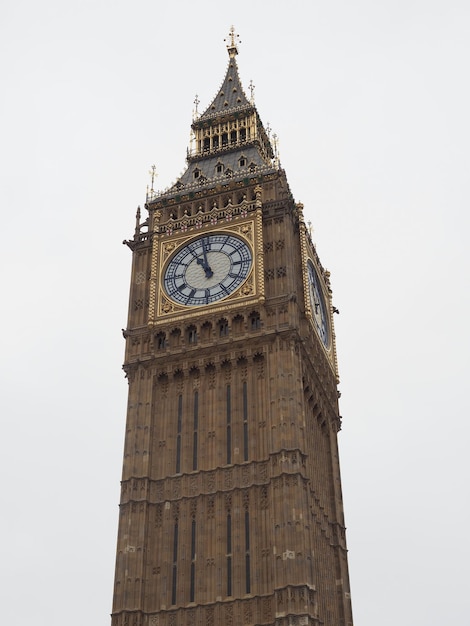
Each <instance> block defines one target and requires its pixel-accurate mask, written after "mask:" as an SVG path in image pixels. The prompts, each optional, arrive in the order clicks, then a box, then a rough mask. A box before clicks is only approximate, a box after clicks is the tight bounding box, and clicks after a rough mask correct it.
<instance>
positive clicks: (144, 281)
mask: <svg viewBox="0 0 470 626" xmlns="http://www.w3.org/2000/svg"><path fill="white" fill-rule="evenodd" d="M235 39H236V38H235V35H234V32H233V29H232V32H231V34H230V39H229V44H228V46H227V49H228V55H229V61H228V67H227V71H226V74H225V78H224V80H223V82H222V85H221V87H220V89H219V91H218V92H217V94H216V96H215V98H214V100H213V101H212V103H211V104H210V105H209V107H208V108H207V109H206V110H205V111H204V112H203V113H202V114H200V115H199V114H196V116H195V118H194V120H193V123H192V127H191V128H192V139H191V146H190V149H189V150H188V156H187V169H186V171H185V172H184V174H183V175H182V176H181V177H180V178H179V179H178V180H177V181H176V182H175V184H174V185H173V186H172V187H171V188H170V189H168V190H166V191H164V192H159V193H155V192H153V190H152V191H151V192H150V193H149V194H148V197H147V203H146V207H145V208H146V210H147V212H148V217H147V218H146V219H145V220H144V221H141V216H140V211H138V215H137V223H136V229H135V234H134V236H133V238H132V239H131V240H129V241H126V242H125V243H127V245H128V246H129V248H130V249H131V251H132V274H131V287H130V300H129V315H128V325H127V328H126V329H125V331H124V337H125V340H126V352H125V364H124V370H125V372H126V375H127V378H128V382H129V400H128V408H127V423H126V436H125V445H124V464H123V474H122V483H121V484H122V488H121V502H120V514H119V531H118V542H117V557H116V575H115V586H114V600H113V612H112V626H219V625H222V624H223V625H224V626H242V625H246V626H255V625H256V626H258V625H259V626H261V625H263V626H288V625H289V626H292V625H298V626H301V625H302V626H313V625H315V626H320V625H324V626H352V612H351V600H350V588H349V577H348V564H347V550H346V540H345V525H344V515H343V503H342V495H341V479H340V469H339V460H338V445H337V433H338V431H339V430H340V427H341V418H340V415H339V412H338V391H337V383H338V375H337V364H336V348H335V335H334V328H333V310H334V309H333V307H332V302H331V288H330V280H329V273H328V272H327V271H326V270H325V269H324V267H323V266H322V264H321V262H320V259H319V258H318V255H317V252H316V249H315V246H314V244H313V243H312V241H311V238H310V236H309V231H308V229H307V228H306V225H305V222H304V218H303V212H302V205H301V204H299V203H296V202H295V201H294V198H293V196H292V193H291V191H290V188H289V185H288V182H287V178H286V173H285V172H284V171H283V170H282V169H281V168H280V166H279V163H278V160H277V158H276V155H275V152H274V150H273V147H272V143H271V140H270V136H269V133H268V132H267V131H266V129H265V127H264V126H263V123H262V122H261V119H260V117H259V114H258V111H257V109H256V107H255V106H254V103H253V100H252V98H251V99H250V98H248V97H247V96H246V95H245V92H244V90H243V87H242V84H241V81H240V78H239V74H238V68H237V62H236V56H237V45H236V40H235Z"/></svg>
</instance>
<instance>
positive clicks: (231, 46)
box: [224, 26, 241, 59]
mask: <svg viewBox="0 0 470 626" xmlns="http://www.w3.org/2000/svg"><path fill="white" fill-rule="evenodd" d="M229 37H230V42H229V43H227V52H228V55H229V57H230V58H231V59H233V58H234V57H235V56H236V55H237V54H238V48H237V44H236V40H237V39H238V43H241V41H240V37H239V35H236V34H235V28H234V27H233V26H231V27H230V32H229ZM224 41H227V40H226V39H224Z"/></svg>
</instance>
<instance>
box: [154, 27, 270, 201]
mask: <svg viewBox="0 0 470 626" xmlns="http://www.w3.org/2000/svg"><path fill="white" fill-rule="evenodd" d="M237 40H238V35H236V34H235V29H234V28H233V26H232V28H231V29H230V33H229V36H228V38H227V39H225V42H226V46H227V52H228V56H229V61H228V67H227V70H226V72H225V77H224V80H223V81H222V84H221V86H220V88H219V90H218V91H217V93H216V95H215V97H214V99H213V100H212V102H211V104H210V105H209V106H208V107H207V109H206V110H205V111H204V112H203V113H199V109H198V106H199V104H200V101H199V98H198V96H196V98H195V100H194V109H193V121H192V124H191V137H190V147H189V150H188V151H187V157H186V160H187V163H188V166H187V169H186V170H185V171H184V172H183V173H182V174H181V175H180V177H179V178H178V180H177V181H176V183H175V184H174V185H173V186H172V187H170V189H169V190H167V191H166V192H165V193H168V194H171V193H178V194H179V193H182V192H183V191H184V190H189V189H192V188H197V189H198V190H200V189H202V188H203V187H204V186H209V185H213V183H214V181H216V180H217V181H219V182H220V181H221V180H224V181H228V180H231V179H233V180H241V179H243V180H245V179H246V178H248V177H250V176H258V175H259V174H260V173H264V172H268V171H269V172H272V171H275V170H276V168H277V167H278V166H279V162H278V159H276V158H275V157H276V155H275V152H274V150H273V146H272V144H271V140H270V137H269V135H268V134H267V132H266V130H265V128H264V126H263V123H262V121H261V119H260V117H259V114H258V111H257V110H256V106H255V104H254V98H253V92H254V84H253V82H251V83H250V86H249V94H250V95H249V96H248V97H247V96H246V94H245V92H244V90H243V87H242V83H241V80H240V76H239V74H238V66H237V60H236V57H237V55H238V47H237Z"/></svg>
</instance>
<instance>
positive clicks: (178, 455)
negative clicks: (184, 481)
mask: <svg viewBox="0 0 470 626" xmlns="http://www.w3.org/2000/svg"><path fill="white" fill-rule="evenodd" d="M182 423H183V396H182V395H179V396H178V419H177V422H176V424H177V425H176V473H177V474H179V473H180V472H181V428H182Z"/></svg>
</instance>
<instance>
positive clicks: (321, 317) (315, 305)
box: [307, 259, 330, 347]
mask: <svg viewBox="0 0 470 626" xmlns="http://www.w3.org/2000/svg"><path fill="white" fill-rule="evenodd" d="M307 272H308V290H309V297H310V306H311V308H312V316H313V321H314V324H315V328H316V330H317V332H318V335H319V336H320V339H321V340H322V342H323V344H324V345H325V346H326V347H328V345H329V343H330V334H329V327H328V319H327V316H326V305H325V299H324V297H323V291H322V289H321V287H320V281H319V279H318V275H317V272H316V270H315V267H314V265H313V263H312V261H310V259H309V260H308V262H307Z"/></svg>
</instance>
